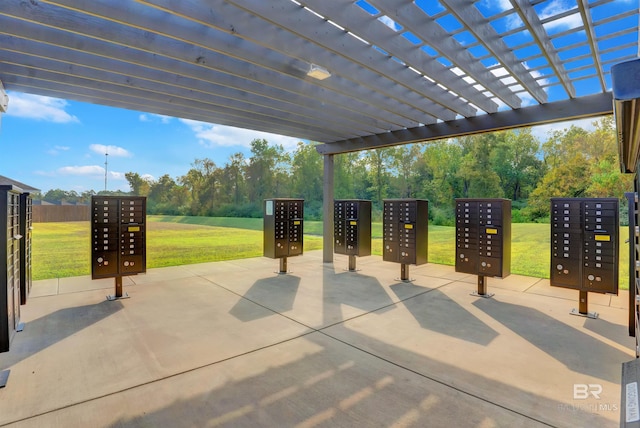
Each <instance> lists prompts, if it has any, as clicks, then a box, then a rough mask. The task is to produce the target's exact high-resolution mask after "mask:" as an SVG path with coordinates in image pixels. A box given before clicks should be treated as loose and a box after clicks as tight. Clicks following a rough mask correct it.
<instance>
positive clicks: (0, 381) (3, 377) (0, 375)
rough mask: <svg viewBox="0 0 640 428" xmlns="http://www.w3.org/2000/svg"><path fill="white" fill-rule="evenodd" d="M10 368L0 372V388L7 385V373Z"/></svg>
mask: <svg viewBox="0 0 640 428" xmlns="http://www.w3.org/2000/svg"><path fill="white" fill-rule="evenodd" d="M10 372H11V370H4V371H1V372H0V388H4V387H5V386H7V380H9V373H10Z"/></svg>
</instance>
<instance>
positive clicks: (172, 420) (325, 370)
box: [36, 326, 614, 427]
mask: <svg viewBox="0 0 640 428" xmlns="http://www.w3.org/2000/svg"><path fill="white" fill-rule="evenodd" d="M338 330H339V333H340V334H339V336H341V335H342V334H343V333H344V334H347V335H349V338H350V339H354V340H353V341H352V340H349V341H350V342H351V343H362V342H366V343H367V349H366V352H362V350H361V349H359V348H356V347H353V346H350V345H346V344H344V343H339V342H337V341H335V340H333V339H332V337H331V336H325V335H323V334H320V333H314V334H311V335H309V336H306V337H305V338H304V339H297V340H295V341H292V342H290V343H287V344H280V345H278V351H280V352H284V353H285V355H289V356H290V355H291V354H290V353H291V352H292V350H293V349H296V348H298V347H300V346H305V345H304V344H303V343H300V342H298V341H299V340H308V341H310V342H312V343H314V344H315V345H316V349H317V350H316V351H315V352H311V353H306V354H302V355H304V356H303V357H302V358H299V359H296V360H295V361H292V362H290V363H287V364H283V365H281V366H279V367H271V368H269V369H268V370H265V371H261V372H260V373H258V374H255V375H252V376H250V377H247V378H245V379H242V380H238V381H232V382H228V383H225V384H224V385H221V386H218V387H206V385H214V384H216V378H217V377H219V376H220V375H221V373H223V372H224V373H227V372H226V371H225V367H224V366H219V367H215V366H211V367H209V368H205V369H202V370H197V371H196V372H191V373H186V374H184V375H183V376H181V377H180V378H177V379H174V380H172V382H173V383H172V385H171V386H172V387H173V388H178V389H182V388H184V389H186V390H188V389H189V388H190V387H191V386H192V385H196V384H197V385H199V386H200V388H199V389H198V390H199V391H200V390H203V392H199V393H198V394H194V396H193V397H192V398H189V399H178V400H175V401H173V402H172V403H170V404H169V405H167V406H165V407H162V408H160V409H157V410H154V411H147V412H145V413H144V415H143V416H137V417H133V418H120V419H119V420H117V421H115V423H113V424H111V425H110V426H111V427H122V426H229V427H238V426H242V427H245V426H246V427H256V426H265V427H267V426H268V427H271V426H309V427H311V426H327V427H329V426H395V425H398V426H416V427H418V426H432V427H445V426H469V427H471V426H505V427H506V426H510V427H514V426H530V427H534V426H569V425H573V426H593V427H595V426H598V427H607V426H614V424H612V422H611V421H610V420H607V419H605V418H603V417H602V416H601V415H598V414H594V413H592V412H590V411H585V410H581V409H573V410H567V408H566V407H563V405H562V404H561V403H559V402H557V401H555V400H551V399H548V398H546V397H544V396H540V395H536V394H533V393H531V392H528V391H523V390H520V389H518V388H515V387H513V386H511V385H508V384H504V383H501V382H499V381H493V380H488V379H486V378H483V377H480V376H478V375H475V374H473V373H470V372H468V371H466V370H464V369H461V368H459V367H456V366H452V365H448V364H446V363H442V362H438V361H435V360H432V359H429V358H426V357H424V356H421V355H417V354H414V353H408V352H407V351H406V350H404V349H399V348H396V347H394V346H392V345H389V344H386V343H383V342H380V341H377V340H375V339H372V338H371V337H367V336H364V335H359V334H357V333H354V332H352V331H347V330H346V329H344V328H343V327H341V326H339V327H338ZM342 340H343V339H342ZM263 351H265V352H271V351H269V350H263ZM398 354H402V355H403V356H404V359H405V361H407V360H408V361H410V362H411V364H412V366H415V367H420V369H419V372H421V373H423V374H419V373H417V372H416V371H414V370H411V371H408V370H407V369H405V368H404V367H401V366H399V365H397V364H390V363H389V364H386V363H381V359H380V358H379V357H376V356H375V355H384V356H387V355H398ZM249 358H256V359H260V358H261V356H260V355H255V356H252V357H249ZM270 358H272V356H271V357H270ZM246 363H248V364H250V363H251V362H246ZM222 364H224V363H222ZM433 374H435V375H436V376H438V375H440V374H445V375H446V376H447V377H449V378H451V379H456V381H455V382H454V383H455V387H454V386H453V384H451V383H443V382H442V381H440V380H437V379H436V380H434V379H432V378H431V377H430V376H431V375H433ZM161 382H163V381H162V380H161V381H159V382H157V383H154V384H148V385H142V386H140V387H136V388H133V389H132V390H130V391H128V393H130V395H131V396H132V397H133V396H136V397H138V396H140V395H145V394H146V393H150V394H153V393H154V391H162V390H163V388H166V387H167V386H163V385H161V384H160V385H159V384H158V383H161ZM469 385H482V387H484V388H485V390H486V393H483V394H480V395H478V394H474V393H469V392H467V391H468V390H467V389H466V388H467V387H468V386H469ZM184 389H183V390H184ZM160 393H161V392H160ZM123 399H125V400H126V399H127V398H126V397H123ZM96 405H99V403H96ZM77 411H78V412H82V411H86V409H83V408H79V409H78V410H77ZM139 412H140V413H142V411H141V410H140V411H139ZM36 422H37V421H36Z"/></svg>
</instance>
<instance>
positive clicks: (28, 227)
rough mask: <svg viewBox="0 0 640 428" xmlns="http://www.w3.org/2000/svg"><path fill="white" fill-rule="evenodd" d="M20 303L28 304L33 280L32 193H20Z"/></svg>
mask: <svg viewBox="0 0 640 428" xmlns="http://www.w3.org/2000/svg"><path fill="white" fill-rule="evenodd" d="M20 235H22V239H21V240H20V303H21V304H23V305H24V304H26V303H27V298H28V297H29V293H30V292H31V286H32V285H33V280H32V277H31V271H32V269H31V266H32V265H31V262H32V254H31V253H32V252H31V241H32V235H33V200H32V199H31V194H30V193H28V192H23V193H21V194H20Z"/></svg>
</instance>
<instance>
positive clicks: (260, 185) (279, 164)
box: [245, 139, 288, 206]
mask: <svg viewBox="0 0 640 428" xmlns="http://www.w3.org/2000/svg"><path fill="white" fill-rule="evenodd" d="M286 158H287V156H286V155H285V153H284V149H283V148H282V146H269V143H268V142H267V140H264V139H256V140H253V141H252V142H251V157H250V158H249V164H248V165H247V167H246V176H245V178H246V180H247V186H248V193H249V201H250V202H252V203H254V204H256V205H258V206H261V205H262V200H263V199H266V198H273V197H279V196H288V195H286V194H281V192H282V189H283V187H285V185H286V183H283V182H284V181H286V176H287V174H286V168H285V166H284V163H285V162H286ZM283 193H284V192H283Z"/></svg>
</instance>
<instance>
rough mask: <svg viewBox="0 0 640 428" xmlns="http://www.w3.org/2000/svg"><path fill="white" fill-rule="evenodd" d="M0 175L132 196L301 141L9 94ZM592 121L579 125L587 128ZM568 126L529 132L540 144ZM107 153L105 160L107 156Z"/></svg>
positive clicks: (0, 136)
mask: <svg viewBox="0 0 640 428" xmlns="http://www.w3.org/2000/svg"><path fill="white" fill-rule="evenodd" d="M0 120H1V122H0V150H1V151H2V155H1V156H0V175H4V176H7V177H10V178H12V179H14V180H18V181H21V182H23V183H26V184H28V185H30V186H33V187H36V188H38V189H41V190H42V192H43V193H44V192H46V191H47V190H50V189H56V188H60V189H63V190H75V191H77V192H78V193H81V192H83V191H86V190H91V189H93V190H95V191H100V190H104V176H105V165H104V163H105V158H108V166H107V188H108V190H123V191H129V185H128V183H127V181H126V179H125V177H124V174H125V173H127V172H137V173H138V174H140V175H142V176H148V177H150V178H151V179H157V178H158V177H160V176H162V175H164V174H169V175H170V176H171V177H172V178H174V179H176V178H177V177H179V176H181V175H184V174H186V173H187V171H188V170H189V169H190V168H191V164H192V163H193V162H194V160H195V159H202V158H209V159H212V160H213V161H214V162H215V163H216V165H218V166H224V165H225V164H226V163H227V162H228V160H229V157H230V156H231V155H232V154H234V153H237V152H242V153H244V154H245V156H247V157H248V156H249V155H250V143H251V141H253V140H254V139H256V138H264V139H266V140H267V141H268V142H269V143H271V144H282V145H283V146H284V147H285V149H287V150H291V151H292V150H294V149H295V147H296V145H297V143H298V142H299V141H300V139H296V138H290V137H284V136H280V135H274V134H267V133H263V132H256V131H250V130H244V129H239V128H232V127H228V126H220V125H213V124H206V123H202V122H193V121H188V120H182V119H176V118H170V117H165V116H158V115H153V114H148V113H143V112H136V111H132V110H123V109H116V108H112V107H105V106H99V105H94V104H87V103H80V102H75V101H65V100H60V99H55V98H49V97H41V96H35V95H29V94H23V93H15V92H10V93H9V109H8V112H7V113H6V114H4V115H2V118H1V119H0ZM590 123H591V120H586V121H579V122H576V124H577V125H578V126H582V127H584V128H590ZM567 126H569V125H568V124H567V123H563V124H556V125H545V126H539V127H536V128H534V132H535V134H536V135H537V136H538V137H539V138H542V139H544V138H545V137H546V135H547V132H549V131H550V130H552V129H556V128H564V127H567ZM105 152H107V153H109V156H108V157H105Z"/></svg>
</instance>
